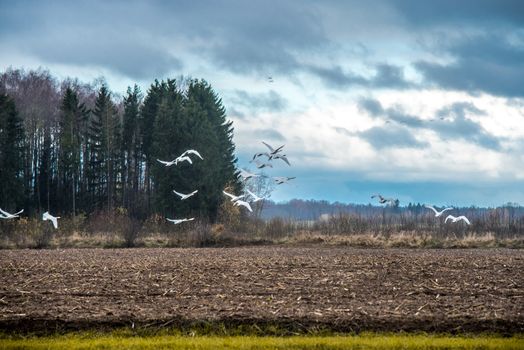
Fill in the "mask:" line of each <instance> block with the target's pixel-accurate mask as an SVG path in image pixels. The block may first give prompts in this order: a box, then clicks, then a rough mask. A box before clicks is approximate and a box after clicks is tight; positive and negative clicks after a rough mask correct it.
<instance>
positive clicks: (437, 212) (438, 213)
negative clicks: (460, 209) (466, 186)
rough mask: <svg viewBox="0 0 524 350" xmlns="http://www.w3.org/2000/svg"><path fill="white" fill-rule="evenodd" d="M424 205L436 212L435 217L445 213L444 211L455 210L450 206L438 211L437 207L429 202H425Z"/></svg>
mask: <svg viewBox="0 0 524 350" xmlns="http://www.w3.org/2000/svg"><path fill="white" fill-rule="evenodd" d="M424 207H426V208H428V209H431V210H433V211H434V212H435V217H436V218H438V217H439V216H441V215H442V214H444V212H445V211H447V210H453V208H451V207H449V208H446V209H442V210H441V211H438V210H437V209H435V208H434V207H432V206H431V205H427V204H425V205H424Z"/></svg>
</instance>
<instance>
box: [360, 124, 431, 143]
mask: <svg viewBox="0 0 524 350" xmlns="http://www.w3.org/2000/svg"><path fill="white" fill-rule="evenodd" d="M358 135H359V136H360V137H362V138H363V139H364V140H366V141H367V142H368V143H369V144H370V145H372V146H373V147H374V148H376V149H382V148H393V147H407V148H424V147H426V146H428V143H427V142H421V141H419V140H417V139H416V138H415V137H414V136H413V134H412V133H411V132H410V131H409V130H408V129H406V128H402V127H397V126H386V127H379V126H376V127H372V128H370V129H368V130H365V131H363V132H360V133H358Z"/></svg>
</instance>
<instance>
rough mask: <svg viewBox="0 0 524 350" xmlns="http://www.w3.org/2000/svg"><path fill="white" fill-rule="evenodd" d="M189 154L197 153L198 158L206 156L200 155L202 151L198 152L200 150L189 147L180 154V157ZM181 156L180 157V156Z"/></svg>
mask: <svg viewBox="0 0 524 350" xmlns="http://www.w3.org/2000/svg"><path fill="white" fill-rule="evenodd" d="M188 154H194V155H196V156H197V157H198V158H200V159H202V160H204V158H202V156H201V155H200V153H198V151H196V150H194V149H188V150H187V151H185V152H184V153H182V154H181V155H180V157H184V156H187V155H188ZM180 157H179V158H180Z"/></svg>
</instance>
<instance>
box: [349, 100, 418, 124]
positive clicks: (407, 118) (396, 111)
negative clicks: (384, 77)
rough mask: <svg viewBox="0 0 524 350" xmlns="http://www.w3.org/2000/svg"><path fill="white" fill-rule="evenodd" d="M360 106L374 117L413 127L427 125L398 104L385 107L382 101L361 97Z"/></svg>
mask: <svg viewBox="0 0 524 350" xmlns="http://www.w3.org/2000/svg"><path fill="white" fill-rule="evenodd" d="M358 108H359V109H360V110H361V111H364V112H366V113H368V114H369V115H371V116H372V117H383V118H385V119H386V120H389V121H390V122H395V123H399V124H403V125H405V126H408V127H411V128H420V127H423V126H424V125H425V121H424V120H422V119H420V118H419V117H417V116H414V115H411V114H409V113H405V112H404V111H403V110H402V108H400V107H398V106H396V107H393V108H388V109H384V108H383V107H382V105H381V104H380V102H379V101H378V100H376V99H373V98H365V97H364V98H361V99H360V100H359V101H358Z"/></svg>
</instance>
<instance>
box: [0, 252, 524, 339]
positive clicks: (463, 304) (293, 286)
mask: <svg viewBox="0 0 524 350" xmlns="http://www.w3.org/2000/svg"><path fill="white" fill-rule="evenodd" d="M0 268H1V272H0V329H3V330H4V331H41V330H46V331H47V330H49V329H56V328H65V329H85V328H97V327H116V326H122V325H127V326H130V325H132V324H135V325H136V326H137V327H149V326H155V327H161V326H187V325H188V324H191V323H192V322H195V321H208V322H212V323H213V322H215V323H217V322H221V323H224V324H226V325H237V326H238V325H242V324H265V325H268V324H271V325H277V326H280V327H287V328H289V329H290V330H293V331H301V330H303V331H304V330H308V329H311V328H314V327H320V328H328V329H330V330H333V331H362V330H374V331H398V330H407V331H413V330H420V331H436V332H463V331H466V332H479V331H494V332H501V333H508V334H511V333H517V332H524V315H523V312H524V289H523V282H524V254H523V252H522V251H521V250H503V249H491V250H480V249H479V250H401V249H389V250H387V249H386V250H381V249H353V248H314V247H253V248H224V249H222V248H209V249H207V248H201V249H114V250H113V249H68V250H4V251H0Z"/></svg>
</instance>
